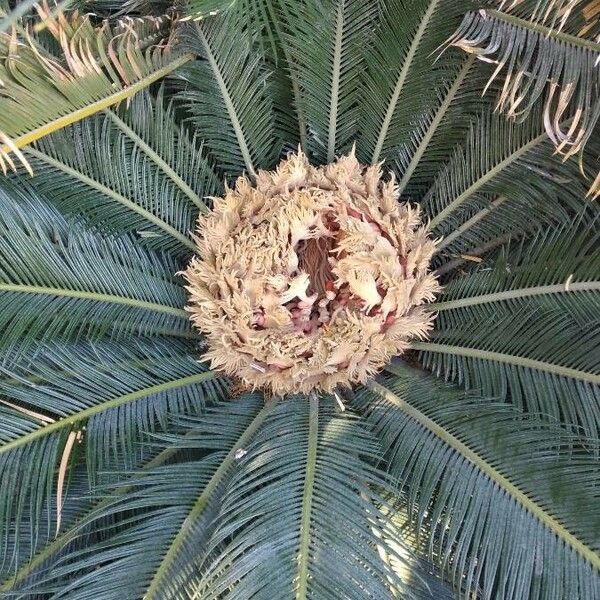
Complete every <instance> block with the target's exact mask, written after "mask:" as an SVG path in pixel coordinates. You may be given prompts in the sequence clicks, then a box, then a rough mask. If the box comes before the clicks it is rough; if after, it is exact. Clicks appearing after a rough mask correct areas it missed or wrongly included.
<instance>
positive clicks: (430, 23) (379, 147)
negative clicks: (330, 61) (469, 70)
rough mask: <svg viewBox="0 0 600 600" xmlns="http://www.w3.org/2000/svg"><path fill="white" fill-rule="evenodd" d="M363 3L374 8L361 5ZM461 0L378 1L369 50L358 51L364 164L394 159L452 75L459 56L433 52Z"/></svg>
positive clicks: (456, 17)
mask: <svg viewBox="0 0 600 600" xmlns="http://www.w3.org/2000/svg"><path fill="white" fill-rule="evenodd" d="M364 4H376V3H369V2H365V3H364ZM465 4H466V6H467V7H468V5H469V1H467V2H466V3H465V2H464V0H451V1H444V2H443V1H442V0H418V1H416V2H410V3H407V2H405V1H403V0H391V1H389V2H382V3H381V17H380V19H379V22H378V23H377V24H376V27H377V29H376V32H375V34H374V36H373V43H372V47H370V48H369V47H368V48H367V49H366V51H365V50H363V52H364V54H365V61H364V63H365V64H364V68H363V72H362V73H361V75H360V96H359V97H360V120H359V139H358V144H357V149H358V154H359V156H361V157H362V158H363V159H364V160H365V162H371V163H377V162H379V161H380V160H382V159H385V160H391V161H393V160H394V159H395V158H396V155H397V153H398V149H399V148H400V147H402V145H403V144H406V143H407V142H408V140H409V139H410V137H411V134H412V132H413V127H414V123H415V121H416V120H417V119H418V118H419V117H420V115H421V114H423V113H424V112H425V111H429V110H431V108H432V107H433V106H434V105H435V104H436V102H437V100H438V93H439V92H440V90H442V89H443V88H444V87H445V85H446V84H447V82H448V81H450V80H451V79H452V78H453V77H454V76H455V75H456V73H457V71H458V68H459V65H460V62H461V60H462V58H463V57H462V56H461V55H460V53H458V52H447V53H445V54H444V55H442V56H441V58H438V57H437V54H438V53H437V52H436V49H437V48H438V47H439V46H440V44H442V43H443V42H444V41H445V40H446V39H447V38H448V36H449V35H450V34H451V33H452V32H453V31H454V30H455V29H456V27H457V26H458V25H459V23H460V20H461V18H462V16H463V15H464V12H465Z"/></svg>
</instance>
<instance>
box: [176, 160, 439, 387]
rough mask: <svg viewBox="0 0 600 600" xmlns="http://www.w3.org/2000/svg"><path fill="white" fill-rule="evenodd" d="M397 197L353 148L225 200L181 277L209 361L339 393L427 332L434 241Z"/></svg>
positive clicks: (289, 169) (252, 377)
mask: <svg viewBox="0 0 600 600" xmlns="http://www.w3.org/2000/svg"><path fill="white" fill-rule="evenodd" d="M398 196H399V194H398V191H397V186H396V183H395V179H394V177H393V174H392V175H390V177H389V179H388V180H387V181H384V180H383V179H382V172H381V168H380V167H379V166H370V167H364V166H362V165H360V164H359V162H358V161H357V159H356V158H355V156H354V154H353V153H352V154H350V155H348V156H345V157H342V158H340V159H339V160H338V161H336V162H334V163H331V164H328V165H326V166H323V167H313V166H311V165H310V164H309V163H308V161H307V159H306V156H304V155H303V154H302V153H298V154H293V155H290V156H289V157H288V158H287V159H285V160H283V161H282V162H281V163H280V164H279V166H278V168H277V169H276V170H275V171H261V172H260V173H259V174H258V176H257V178H256V183H255V185H253V184H252V183H251V182H250V181H249V180H248V179H247V178H246V177H240V178H239V179H238V180H237V182H236V185H235V188H233V189H227V190H226V193H225V195H224V197H223V198H216V199H215V202H214V208H213V210H212V211H211V212H210V213H209V214H208V215H201V216H200V218H199V222H198V237H197V254H196V256H194V258H193V259H192V261H191V262H190V264H189V266H188V268H187V269H186V271H185V273H184V274H185V277H186V280H187V283H188V285H187V289H188V291H189V294H190V301H189V305H188V310H189V312H190V313H191V319H192V322H193V323H194V325H195V326H196V327H197V328H198V329H200V330H201V331H202V332H203V333H204V334H205V336H206V339H207V342H208V351H207V353H206V355H205V359H206V360H210V362H211V365H212V367H213V368H214V369H217V370H220V371H223V372H225V373H227V374H228V375H231V376H235V377H238V378H240V379H241V380H242V381H243V382H244V383H245V384H248V385H250V386H253V387H258V388H265V389H268V390H270V391H272V392H273V393H275V394H285V393H292V392H294V393H296V392H302V393H308V392H310V391H312V390H319V391H332V390H333V389H334V388H335V387H336V386H338V385H341V386H349V385H351V384H354V383H359V382H364V381H366V380H367V379H368V378H369V377H372V376H373V375H374V374H375V373H377V372H378V371H379V370H380V369H381V368H382V367H383V366H384V365H385V364H386V363H387V362H388V361H389V360H390V358H391V357H392V356H396V355H398V354H401V353H402V352H404V351H405V350H406V349H407V347H408V345H409V343H410V341H411V340H413V339H424V338H426V337H427V334H428V332H429V330H430V329H431V327H432V322H433V316H432V314H431V313H430V312H429V311H427V310H425V305H426V304H427V303H428V302H431V301H432V300H433V299H434V297H435V294H436V292H438V291H439V289H440V288H439V285H438V283H437V280H436V278H435V277H434V275H433V274H432V273H431V272H430V269H429V266H430V261H431V257H432V255H433V252H434V250H435V242H434V241H433V240H432V239H431V237H430V236H429V235H428V231H427V227H426V226H424V225H423V223H422V220H421V214H420V209H419V208H418V207H417V206H411V205H409V204H405V203H401V202H399V197H398Z"/></svg>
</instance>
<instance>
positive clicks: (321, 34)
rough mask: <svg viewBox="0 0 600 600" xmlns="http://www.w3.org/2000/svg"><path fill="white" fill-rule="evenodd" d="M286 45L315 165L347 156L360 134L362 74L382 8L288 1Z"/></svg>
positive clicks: (352, 2) (354, 0)
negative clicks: (337, 156)
mask: <svg viewBox="0 0 600 600" xmlns="http://www.w3.org/2000/svg"><path fill="white" fill-rule="evenodd" d="M279 4H280V11H281V15H282V30H283V33H282V36H283V40H282V43H283V45H284V47H285V48H286V52H287V56H288V57H289V63H288V65H289V69H290V71H291V73H292V77H293V78H294V80H295V81H296V82H297V84H298V86H299V89H300V95H299V98H298V106H297V109H298V112H299V113H300V114H301V115H303V117H304V119H305V120H306V123H307V129H308V132H309V140H308V147H307V148H306V150H307V152H308V153H309V155H310V156H311V158H312V160H313V161H316V162H329V161H331V160H333V158H334V156H335V155H336V154H340V153H343V152H347V151H348V150H349V148H350V146H351V145H352V142H353V141H354V137H355V136H356V133H357V119H358V106H357V102H358V99H359V97H360V95H359V85H360V74H361V71H362V69H363V68H364V65H365V52H366V48H367V47H368V45H369V44H370V39H371V33H370V32H369V29H370V27H371V26H372V25H371V23H372V21H373V18H374V16H375V15H376V9H377V4H376V3H374V2H363V1H362V0H327V1H325V2H321V1H315V0H307V1H304V2H295V1H292V0H282V1H281V2H280V3H279Z"/></svg>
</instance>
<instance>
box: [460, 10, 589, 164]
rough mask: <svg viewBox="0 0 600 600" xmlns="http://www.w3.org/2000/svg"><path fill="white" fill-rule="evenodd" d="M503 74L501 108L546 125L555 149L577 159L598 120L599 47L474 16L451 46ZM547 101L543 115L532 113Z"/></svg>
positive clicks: (500, 16) (517, 22)
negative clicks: (484, 61) (575, 156)
mask: <svg viewBox="0 0 600 600" xmlns="http://www.w3.org/2000/svg"><path fill="white" fill-rule="evenodd" d="M449 43H450V44H451V45H454V46H458V47H460V48H462V49H464V50H466V51H467V52H470V53H474V54H475V55H476V56H478V57H480V58H482V59H483V60H486V61H493V62H494V63H496V64H497V67H496V69H495V70H494V73H493V74H492V76H491V79H490V80H493V79H494V78H495V77H497V76H499V75H500V74H501V73H502V72H503V71H505V76H504V85H503V87H502V92H501V94H500V96H499V98H498V103H497V109H498V110H499V111H503V112H505V113H506V114H507V117H508V118H510V119H516V120H519V121H523V120H525V119H527V118H529V119H534V120H539V122H540V123H542V122H543V125H544V127H545V130H546V133H547V135H548V137H549V138H550V139H551V140H552V143H553V144H554V145H555V147H556V150H557V151H558V152H559V153H561V154H563V155H564V156H565V157H570V156H574V155H576V154H577V153H578V152H580V151H581V149H582V148H583V147H584V146H585V144H586V143H587V141H588V140H589V139H590V137H591V136H592V134H593V131H594V127H595V125H596V123H597V122H598V117H599V116H600V99H599V91H600V76H599V72H598V68H597V65H598V61H599V60H600V44H598V43H596V42H591V41H588V40H584V39H582V38H578V37H574V36H570V35H568V34H565V33H563V32H559V31H557V30H554V29H551V28H548V27H545V26H542V25H539V24H535V23H531V22H529V21H526V20H524V19H520V18H519V17H516V16H513V15H508V14H505V13H502V12H499V11H496V10H490V11H479V12H472V13H469V14H467V15H466V16H465V18H464V21H463V23H462V24H461V26H460V27H459V29H458V30H457V32H456V33H455V34H454V36H452V38H451V39H450V42H449ZM542 96H543V97H544V100H543V103H544V110H543V117H542V116H541V115H533V114H532V109H533V107H534V106H535V105H536V104H537V103H538V101H539V100H540V99H541V98H542Z"/></svg>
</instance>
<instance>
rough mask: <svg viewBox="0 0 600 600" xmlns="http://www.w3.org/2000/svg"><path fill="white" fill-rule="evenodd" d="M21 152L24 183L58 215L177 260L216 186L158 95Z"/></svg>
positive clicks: (197, 150) (189, 246)
mask: <svg viewBox="0 0 600 600" xmlns="http://www.w3.org/2000/svg"><path fill="white" fill-rule="evenodd" d="M25 155H26V157H27V159H28V160H29V162H30V163H31V165H32V166H33V167H34V170H35V177H34V178H33V180H31V181H32V184H33V185H34V186H35V187H36V188H37V189H39V190H40V191H41V192H42V193H43V194H45V195H46V197H47V198H48V199H49V200H50V201H52V202H53V203H54V204H56V206H58V207H59V209H60V210H61V211H63V212H65V213H68V214H71V215H76V216H77V217H79V218H81V217H83V219H84V220H85V221H86V222H88V223H91V224H93V225H94V226H96V227H97V228H98V229H100V230H101V231H103V232H110V233H114V232H116V233H118V234H122V233H125V232H129V233H134V234H135V235H136V237H137V238H138V239H140V240H141V241H142V243H143V244H145V245H147V246H148V247H151V248H154V249H158V250H161V251H169V252H172V253H174V254H176V255H178V256H180V257H182V256H183V257H187V256H189V254H190V252H191V251H192V250H193V249H194V244H193V242H192V240H191V237H190V233H191V232H192V231H193V230H194V229H195V220H196V217H197V214H198V211H199V210H203V211H205V210H206V206H205V204H204V202H205V197H206V196H211V195H214V194H215V193H217V192H218V191H219V190H220V189H221V184H220V182H219V179H218V177H217V176H216V175H215V173H214V171H213V168H212V166H211V164H210V163H209V162H208V161H207V159H206V157H205V154H204V151H203V149H202V147H201V146H200V145H198V139H197V137H195V136H194V137H190V136H189V135H188V134H187V133H186V131H185V130H184V129H181V128H179V127H178V126H177V125H176V123H175V121H174V115H173V110H172V108H171V107H167V108H165V107H164V105H163V104H162V102H161V96H160V95H159V97H158V99H157V101H156V102H154V101H151V100H150V99H149V97H148V96H144V95H142V96H140V97H138V98H136V99H134V100H133V101H132V103H131V104H130V107H129V108H128V109H127V110H120V111H117V112H112V111H107V112H106V113H104V114H102V115H97V116H94V117H92V118H89V119H86V120H85V121H83V122H81V123H77V124H75V125H72V126H70V127H68V128H65V129H63V130H61V131H58V132H56V133H55V134H54V135H52V136H49V137H47V138H45V139H44V140H40V142H39V143H38V144H37V147H36V148H33V147H30V148H27V149H26V150H25ZM180 264H181V266H183V264H184V263H183V262H182V263H180ZM176 270H178V269H176Z"/></svg>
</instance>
